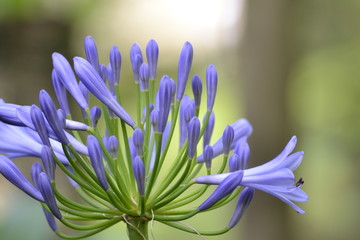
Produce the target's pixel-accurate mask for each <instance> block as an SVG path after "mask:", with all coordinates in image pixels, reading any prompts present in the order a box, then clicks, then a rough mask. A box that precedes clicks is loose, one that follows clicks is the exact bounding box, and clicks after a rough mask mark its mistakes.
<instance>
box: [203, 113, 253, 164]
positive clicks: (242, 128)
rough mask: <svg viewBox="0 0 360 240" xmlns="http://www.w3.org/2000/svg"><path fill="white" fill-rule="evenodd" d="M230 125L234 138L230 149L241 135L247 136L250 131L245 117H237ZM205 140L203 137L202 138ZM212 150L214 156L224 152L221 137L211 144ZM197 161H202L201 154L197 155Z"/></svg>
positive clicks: (249, 125)
mask: <svg viewBox="0 0 360 240" xmlns="http://www.w3.org/2000/svg"><path fill="white" fill-rule="evenodd" d="M231 127H232V128H233V129H234V140H233V141H232V144H231V147H230V148H231V149H233V148H234V147H235V145H236V144H235V143H236V142H237V141H238V140H239V139H240V138H242V137H248V136H249V135H250V134H251V133H252V126H251V124H250V123H249V121H248V120H246V119H243V118H242V119H239V120H237V121H236V122H235V123H233V124H231ZM204 137H205V134H204ZM204 140H205V139H204ZM212 147H213V150H214V157H216V156H219V155H220V154H222V153H223V152H224V146H223V141H222V138H220V139H219V140H217V141H216V143H215V144H214V145H212ZM197 160H198V162H203V161H204V160H203V156H202V155H200V156H199V157H198V159H197Z"/></svg>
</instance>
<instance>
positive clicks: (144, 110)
mask: <svg viewBox="0 0 360 240" xmlns="http://www.w3.org/2000/svg"><path fill="white" fill-rule="evenodd" d="M148 108H149V113H150V114H151V112H152V111H153V110H154V105H153V104H152V103H150V105H149V107H144V108H143V111H142V118H141V124H145V122H146V114H147V109H148ZM149 116H150V115H149Z"/></svg>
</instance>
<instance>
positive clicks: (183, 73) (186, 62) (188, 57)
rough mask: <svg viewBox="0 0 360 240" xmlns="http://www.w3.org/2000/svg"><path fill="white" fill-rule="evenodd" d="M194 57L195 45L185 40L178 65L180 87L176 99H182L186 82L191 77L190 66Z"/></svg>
mask: <svg viewBox="0 0 360 240" xmlns="http://www.w3.org/2000/svg"><path fill="white" fill-rule="evenodd" d="M192 59H193V47H192V45H191V44H190V43H189V42H185V44H184V46H183V48H182V50H181V53H180V59H179V66H178V87H177V93H176V99H177V100H181V98H182V97H183V95H184V92H185V88H186V83H187V80H188V77H189V73H190V68H191V64H192Z"/></svg>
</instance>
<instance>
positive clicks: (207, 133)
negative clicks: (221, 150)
mask: <svg viewBox="0 0 360 240" xmlns="http://www.w3.org/2000/svg"><path fill="white" fill-rule="evenodd" d="M205 117H206V115H205V116H204V118H203V123H204V121H205ZM214 126H215V114H214V112H211V114H210V117H209V121H208V124H207V125H206V128H205V131H204V138H203V142H204V143H203V146H204V148H205V146H206V145H209V144H210V140H211V136H212V134H213V131H214Z"/></svg>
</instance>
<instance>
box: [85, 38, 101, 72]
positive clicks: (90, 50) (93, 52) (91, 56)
mask: <svg viewBox="0 0 360 240" xmlns="http://www.w3.org/2000/svg"><path fill="white" fill-rule="evenodd" d="M84 48H85V55H86V58H87V60H88V61H89V63H91V65H92V66H93V67H94V68H95V70H96V71H97V72H98V73H100V68H99V55H98V51H97V48H96V43H95V40H94V39H93V38H92V37H91V36H86V37H85V41H84Z"/></svg>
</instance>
